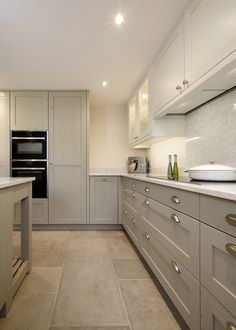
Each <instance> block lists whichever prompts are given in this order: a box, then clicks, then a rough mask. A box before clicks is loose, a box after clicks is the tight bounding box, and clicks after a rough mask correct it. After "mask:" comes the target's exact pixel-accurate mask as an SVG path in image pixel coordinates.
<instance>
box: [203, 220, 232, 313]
mask: <svg viewBox="0 0 236 330" xmlns="http://www.w3.org/2000/svg"><path fill="white" fill-rule="evenodd" d="M200 228H201V282H202V285H204V286H205V287H206V288H207V289H208V290H209V291H210V292H211V294H212V295H213V296H215V298H216V299H217V300H218V301H219V302H220V303H222V304H223V306H224V307H225V308H226V309H227V310H228V311H229V312H230V313H231V314H232V315H234V316H236V238H234V237H232V236H230V235H227V234H225V233H222V232H221V231H219V230H216V229H214V228H212V227H210V226H207V225H205V224H201V226H200Z"/></svg>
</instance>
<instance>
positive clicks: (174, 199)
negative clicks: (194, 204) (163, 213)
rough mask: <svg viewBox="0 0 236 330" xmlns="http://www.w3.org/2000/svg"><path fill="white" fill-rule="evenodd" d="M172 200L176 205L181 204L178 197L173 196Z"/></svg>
mask: <svg viewBox="0 0 236 330" xmlns="http://www.w3.org/2000/svg"><path fill="white" fill-rule="evenodd" d="M170 200H171V201H172V202H173V203H175V204H180V199H179V198H178V197H177V196H172V197H171V198H170Z"/></svg>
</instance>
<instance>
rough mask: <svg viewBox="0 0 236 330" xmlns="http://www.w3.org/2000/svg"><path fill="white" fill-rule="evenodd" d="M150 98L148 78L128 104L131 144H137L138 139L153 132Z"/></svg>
mask: <svg viewBox="0 0 236 330" xmlns="http://www.w3.org/2000/svg"><path fill="white" fill-rule="evenodd" d="M148 98H149V87H148V79H145V81H143V82H142V84H141V85H140V87H139V88H138V89H137V90H136V92H135V94H134V96H133V97H132V99H131V100H130V102H129V105H128V107H129V109H128V112H129V144H130V145H136V142H137V141H140V139H143V138H145V137H147V136H148V135H150V134H151V131H150V113H149V101H148Z"/></svg>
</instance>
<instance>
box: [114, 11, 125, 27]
mask: <svg viewBox="0 0 236 330" xmlns="http://www.w3.org/2000/svg"><path fill="white" fill-rule="evenodd" d="M115 22H116V24H117V25H121V24H122V23H123V22H124V16H123V15H121V13H118V14H117V15H116V17H115Z"/></svg>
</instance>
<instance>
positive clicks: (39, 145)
mask: <svg viewBox="0 0 236 330" xmlns="http://www.w3.org/2000/svg"><path fill="white" fill-rule="evenodd" d="M12 159H47V142H46V139H43V138H42V140H38V139H24V138H22V139H14V138H12Z"/></svg>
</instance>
